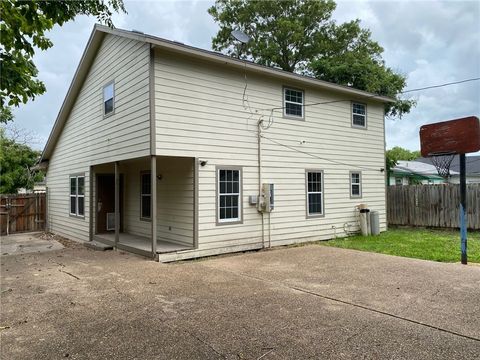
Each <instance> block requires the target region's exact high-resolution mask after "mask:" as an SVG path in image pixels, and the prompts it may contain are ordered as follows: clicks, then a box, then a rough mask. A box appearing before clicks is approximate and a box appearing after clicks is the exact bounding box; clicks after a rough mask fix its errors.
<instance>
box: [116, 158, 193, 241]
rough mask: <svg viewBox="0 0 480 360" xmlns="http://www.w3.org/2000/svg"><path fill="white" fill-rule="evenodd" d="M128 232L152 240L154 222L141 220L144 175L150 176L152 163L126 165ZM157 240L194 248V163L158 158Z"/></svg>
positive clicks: (131, 162)
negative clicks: (142, 174)
mask: <svg viewBox="0 0 480 360" xmlns="http://www.w3.org/2000/svg"><path fill="white" fill-rule="evenodd" d="M121 171H122V173H123V174H124V176H125V179H126V180H125V189H124V196H125V203H124V209H125V214H124V221H125V222H124V224H125V227H124V231H125V232H128V233H129V234H133V235H140V236H146V237H150V236H151V222H150V221H145V220H140V174H141V173H142V172H150V159H149V158H147V159H141V160H135V161H128V162H126V163H125V164H124V165H123V166H122V168H121ZM157 175H158V176H159V177H161V178H160V179H158V180H157V239H158V240H162V241H168V242H173V243H177V244H182V245H189V246H192V244H193V159H191V158H169V157H158V158H157Z"/></svg>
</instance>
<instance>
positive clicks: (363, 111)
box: [352, 103, 367, 128]
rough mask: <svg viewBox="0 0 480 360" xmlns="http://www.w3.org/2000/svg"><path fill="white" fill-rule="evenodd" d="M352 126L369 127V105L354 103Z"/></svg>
mask: <svg viewBox="0 0 480 360" xmlns="http://www.w3.org/2000/svg"><path fill="white" fill-rule="evenodd" d="M352 126H353V127H361V128H366V127H367V105H365V104H360V103H352Z"/></svg>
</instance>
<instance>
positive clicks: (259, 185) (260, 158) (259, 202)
mask: <svg viewBox="0 0 480 360" xmlns="http://www.w3.org/2000/svg"><path fill="white" fill-rule="evenodd" d="M262 121H263V120H259V121H258V123H257V128H258V199H257V210H258V212H259V213H260V215H261V216H262V248H263V249H264V248H265V223H264V214H263V211H262V206H263V198H262Z"/></svg>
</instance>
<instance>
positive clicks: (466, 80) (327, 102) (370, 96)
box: [260, 77, 480, 112]
mask: <svg viewBox="0 0 480 360" xmlns="http://www.w3.org/2000/svg"><path fill="white" fill-rule="evenodd" d="M478 80H480V77H476V78H470V79H464V80H459V81H453V82H449V83H444V84H438V85H431V86H425V87H421V88H415V89H410V90H405V91H400V92H399V93H398V94H407V93H411V92H416V91H422V90H428V89H436V88H441V87H446V86H451V85H457V84H463V83H466V82H472V81H478ZM381 96H384V95H380V94H371V95H368V96H366V97H365V98H366V99H369V98H374V97H381ZM345 101H354V100H353V99H342V100H330V101H321V102H315V103H309V104H301V106H302V107H308V106H316V105H325V104H333V103H338V102H345ZM299 105H300V104H299ZM283 109H285V106H279V107H274V108H265V109H260V110H270V111H272V112H273V111H275V110H283Z"/></svg>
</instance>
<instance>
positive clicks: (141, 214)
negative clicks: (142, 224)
mask: <svg viewBox="0 0 480 360" xmlns="http://www.w3.org/2000/svg"><path fill="white" fill-rule="evenodd" d="M145 175H148V176H150V177H151V176H152V173H151V172H149V171H142V172H141V173H140V220H144V221H151V220H152V210H151V207H152V180H151V179H150V194H144V193H143V177H144V176H145ZM144 197H149V198H150V216H149V217H146V216H143V198H144Z"/></svg>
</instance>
